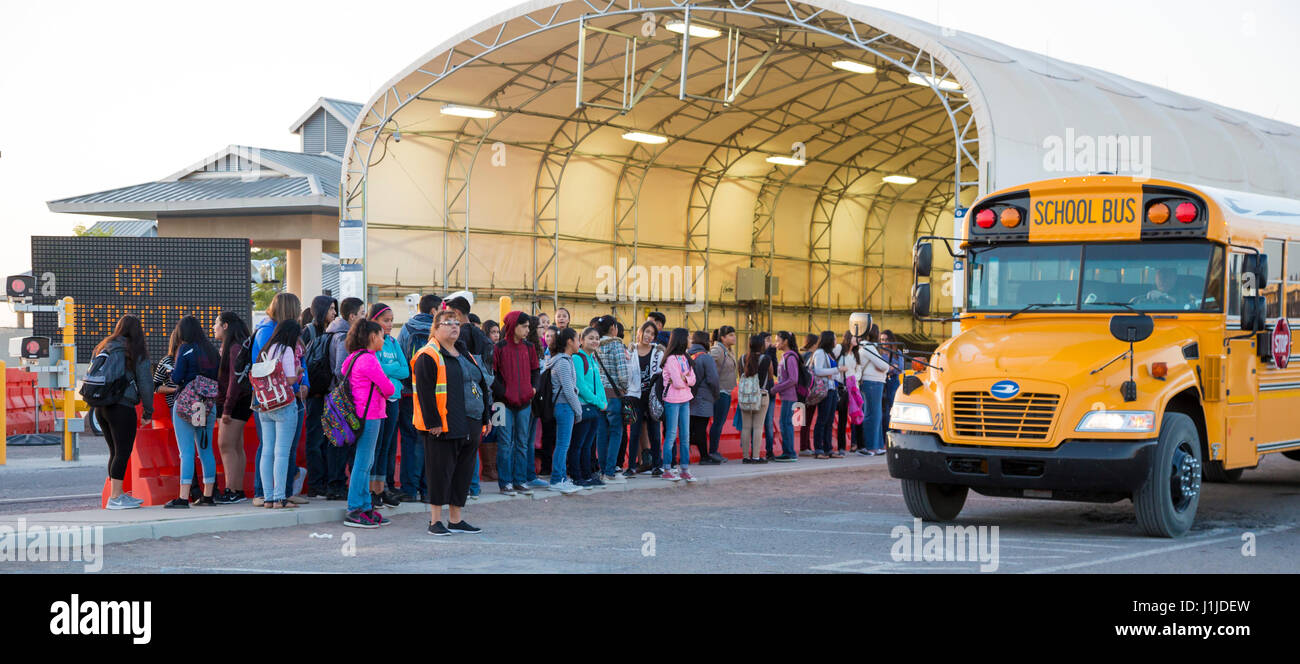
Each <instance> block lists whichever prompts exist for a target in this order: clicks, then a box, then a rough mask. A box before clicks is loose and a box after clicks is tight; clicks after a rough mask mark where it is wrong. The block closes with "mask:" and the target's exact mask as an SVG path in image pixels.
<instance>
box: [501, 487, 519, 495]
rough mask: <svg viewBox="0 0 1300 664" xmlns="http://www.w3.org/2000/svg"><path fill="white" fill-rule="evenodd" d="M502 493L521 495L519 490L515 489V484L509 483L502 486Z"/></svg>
mask: <svg viewBox="0 0 1300 664" xmlns="http://www.w3.org/2000/svg"><path fill="white" fill-rule="evenodd" d="M501 495H503V496H517V495H519V492H518V491H515V487H514V485H513V484H507V485H505V486H503V487H501Z"/></svg>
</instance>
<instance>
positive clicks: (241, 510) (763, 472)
mask: <svg viewBox="0 0 1300 664" xmlns="http://www.w3.org/2000/svg"><path fill="white" fill-rule="evenodd" d="M691 470H692V473H693V474H695V475H696V476H697V478H698V480H697V481H696V482H694V483H693V484H692V483H688V482H670V481H667V480H662V479H659V478H657V477H651V476H649V475H641V476H637V477H635V478H632V479H629V480H628V481H627V483H626V484H614V485H610V486H607V487H605V488H602V489H594V490H591V491H582V492H580V493H576V494H572V495H569V496H565V495H563V494H560V493H557V492H554V491H549V490H546V489H539V490H537V491H536V492H535V493H534V494H533V495H532V496H524V495H520V496H504V495H501V494H500V493H497V487H496V484H495V482H483V483H482V484H483V495H482V496H481V497H480V498H479V499H478V500H471V501H470V502H469V505H468V506H467V507H471V508H472V507H473V506H474V505H481V504H488V503H495V502H501V501H507V500H549V499H563V500H582V499H583V498H584V497H586V496H589V495H593V494H599V493H608V492H614V491H649V490H654V489H663V490H679V491H689V490H692V489H695V488H697V487H698V486H709V485H711V484H715V483H725V482H736V481H745V480H759V479H762V478H763V477H765V476H770V475H809V476H813V475H816V474H818V473H828V472H855V471H856V472H863V473H870V474H871V475H873V476H876V475H882V474H885V473H887V472H888V470H887V468H886V464H885V457H884V456H878V457H864V456H860V455H857V454H849V455H847V456H846V457H845V458H844V459H813V458H812V457H800V458H799V460H798V461H797V462H795V463H767V464H761V465H745V464H742V463H740V462H739V461H735V460H732V461H729V462H728V463H725V464H723V465H721V466H699V465H693V466H691ZM428 510H429V506H428V505H426V504H424V503H403V504H402V505H400V506H398V507H396V508H389V509H385V510H383V512H384V514H385V515H386V516H392V515H394V514H414V513H417V512H423V513H428ZM346 512H347V507H346V504H345V502H344V501H325V500H321V499H319V498H318V499H314V500H313V501H312V502H311V503H309V504H307V505H302V506H299V507H298V508H297V509H276V510H268V509H266V508H262V507H253V505H252V501H248V502H244V503H240V504H238V505H217V506H214V507H193V506H191V507H190V508H189V509H181V510H169V509H164V508H163V507H161V506H158V507H141V508H139V509H133V510H106V509H93V510H79V511H73V512H43V513H30V514H6V515H3V516H0V527H6V526H7V527H10V528H14V529H17V528H18V521H19V519H25V520H26V527H27V528H28V529H29V530H30V529H31V528H32V526H37V525H40V526H103V528H104V544H116V543H121V542H131V541H135V540H142V539H160V538H163V537H186V536H189V535H198V534H204V533H221V532H231V531H239V530H259V529H262V528H283V527H287V526H298V525H306V524H313V523H337V522H341V521H342V520H343V517H344V515H345V513H346Z"/></svg>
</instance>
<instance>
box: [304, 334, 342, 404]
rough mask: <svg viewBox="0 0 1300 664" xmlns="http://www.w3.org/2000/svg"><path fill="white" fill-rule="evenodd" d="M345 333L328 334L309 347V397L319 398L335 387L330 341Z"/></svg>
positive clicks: (307, 362) (307, 361)
mask: <svg viewBox="0 0 1300 664" xmlns="http://www.w3.org/2000/svg"><path fill="white" fill-rule="evenodd" d="M336 334H343V332H326V333H325V334H322V335H320V336H318V337H316V338H315V339H312V340H311V345H309V346H307V357H306V358H305V360H306V364H307V382H308V384H309V385H310V387H308V388H307V396H313V397H319V396H324V395H326V394H329V393H330V388H331V387H333V385H334V361H333V358H332V357H331V355H330V340H331V339H333V338H334V335H336Z"/></svg>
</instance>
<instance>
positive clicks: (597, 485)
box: [587, 476, 606, 489]
mask: <svg viewBox="0 0 1300 664" xmlns="http://www.w3.org/2000/svg"><path fill="white" fill-rule="evenodd" d="M587 484H589V485H591V488H593V489H603V488H605V486H606V484H605V482H604V480H602V479H600V476H596V477H593V478H591V479H589V480H587Z"/></svg>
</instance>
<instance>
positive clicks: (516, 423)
mask: <svg viewBox="0 0 1300 664" xmlns="http://www.w3.org/2000/svg"><path fill="white" fill-rule="evenodd" d="M504 414H505V416H506V417H505V423H504V424H502V426H501V428H499V429H495V431H500V434H498V435H497V486H498V487H500V488H502V489H504V488H506V485H507V484H518V485H520V486H523V485H524V484H525V483H527V482H528V468H527V467H526V466H527V464H528V459H529V457H530V456H532V455H530V454H528V448H530V447H532V445H533V441H532V438H530V437H529V434H530V433H532V423H533V409H532V407H531V406H524V407H523V408H520V409H518V410H516V409H514V408H511V407H510V406H506V407H505V413H504ZM533 476H534V477H536V473H534V475H533Z"/></svg>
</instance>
